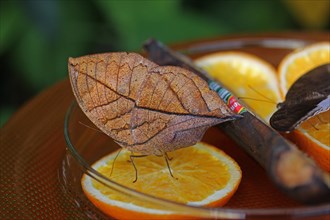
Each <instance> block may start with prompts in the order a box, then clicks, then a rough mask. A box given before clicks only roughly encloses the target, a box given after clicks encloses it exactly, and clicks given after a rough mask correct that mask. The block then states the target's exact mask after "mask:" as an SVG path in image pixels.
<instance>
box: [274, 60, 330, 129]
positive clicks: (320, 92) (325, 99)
mask: <svg viewBox="0 0 330 220" xmlns="http://www.w3.org/2000/svg"><path fill="white" fill-rule="evenodd" d="M329 108H330V63H328V64H325V65H321V66H318V67H316V68H314V69H312V70H310V71H308V72H307V73H306V74H304V75H303V76H301V77H300V78H299V79H298V80H297V81H295V82H294V84H293V85H292V86H291V87H290V89H289V91H288V93H287V94H286V97H285V101H284V102H282V103H279V104H278V110H277V111H276V112H275V113H274V114H273V115H272V116H271V118H270V125H271V126H272V127H273V128H274V129H276V130H278V131H285V132H289V131H292V130H294V129H295V128H296V127H297V126H298V125H300V124H301V123H302V122H303V121H305V120H307V119H308V118H311V117H313V116H314V115H317V114H319V113H321V112H324V111H327V110H328V109H329Z"/></svg>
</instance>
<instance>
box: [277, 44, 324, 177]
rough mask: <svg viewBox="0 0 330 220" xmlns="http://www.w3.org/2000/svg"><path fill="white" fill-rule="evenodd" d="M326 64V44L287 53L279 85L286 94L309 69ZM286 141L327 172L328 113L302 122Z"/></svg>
mask: <svg viewBox="0 0 330 220" xmlns="http://www.w3.org/2000/svg"><path fill="white" fill-rule="evenodd" d="M329 62H330V43H328V42H320V43H315V44H311V45H309V46H306V47H304V48H301V49H299V50H296V51H294V52H292V53H290V54H288V55H287V56H286V57H285V58H284V59H283V60H282V62H281V63H280V65H279V77H280V86H281V90H282V91H283V94H286V93H287V91H288V89H289V88H290V86H291V85H292V84H293V83H294V82H295V81H296V80H297V79H298V78H299V77H300V76H302V75H303V74H305V73H307V72H308V71H309V70H311V69H313V68H315V67H317V66H320V65H322V64H326V63H329ZM289 138H290V139H291V140H292V141H294V142H295V143H296V144H297V145H298V146H299V147H300V148H301V149H302V150H303V151H305V152H306V153H307V154H308V155H310V156H311V157H312V158H313V159H314V160H315V161H316V162H317V163H318V164H319V165H320V167H321V168H323V169H324V170H326V171H328V172H330V112H329V110H328V111H326V112H324V113H321V114H319V115H317V116H314V117H313V118H310V119H308V120H307V121H305V122H304V123H302V124H301V125H300V126H299V127H298V128H297V129H296V130H295V131H294V132H293V133H292V134H290V135H289Z"/></svg>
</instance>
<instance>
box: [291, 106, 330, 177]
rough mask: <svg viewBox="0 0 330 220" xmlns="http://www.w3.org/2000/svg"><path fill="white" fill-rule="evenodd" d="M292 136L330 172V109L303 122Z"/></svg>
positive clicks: (292, 138)
mask: <svg viewBox="0 0 330 220" xmlns="http://www.w3.org/2000/svg"><path fill="white" fill-rule="evenodd" d="M290 138H291V140H293V141H294V142H295V143H296V144H297V145H298V146H299V147H300V148H301V149H302V150H303V151H305V152H306V153H307V154H308V155H310V156H311V157H312V158H313V159H314V160H315V161H316V163H318V164H319V165H320V167H321V168H323V169H324V170H326V171H328V172H330V110H328V111H326V112H323V113H321V114H319V115H317V116H314V117H312V118H310V119H308V121H305V122H304V123H302V124H301V125H300V127H298V129H297V130H295V131H294V132H293V133H292V134H290Z"/></svg>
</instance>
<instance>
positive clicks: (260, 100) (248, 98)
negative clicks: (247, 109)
mask: <svg viewBox="0 0 330 220" xmlns="http://www.w3.org/2000/svg"><path fill="white" fill-rule="evenodd" d="M238 99H239V100H240V99H241V100H243V99H247V100H253V101H258V102H267V103H271V104H274V105H276V103H275V102H273V101H269V100H262V99H255V98H250V97H238Z"/></svg>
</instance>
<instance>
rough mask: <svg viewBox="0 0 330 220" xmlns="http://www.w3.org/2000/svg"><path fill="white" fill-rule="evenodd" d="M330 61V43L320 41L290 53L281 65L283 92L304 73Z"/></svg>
mask: <svg viewBox="0 0 330 220" xmlns="http://www.w3.org/2000/svg"><path fill="white" fill-rule="evenodd" d="M329 62H330V43H328V42H320V43H315V44H311V45H309V46H307V47H304V48H301V49H298V50H296V51H293V52H292V53H289V54H288V55H287V56H286V57H285V58H284V59H283V60H282V62H281V63H280V65H279V71H278V72H279V78H280V86H281V91H282V94H286V93H287V92H288V89H289V88H290V86H291V85H292V84H293V83H294V82H295V81H296V80H297V79H298V78H299V77H300V76H302V75H303V74H305V73H307V72H308V71H309V70H311V69H314V68H315V67H317V66H320V65H322V64H326V63H329Z"/></svg>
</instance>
